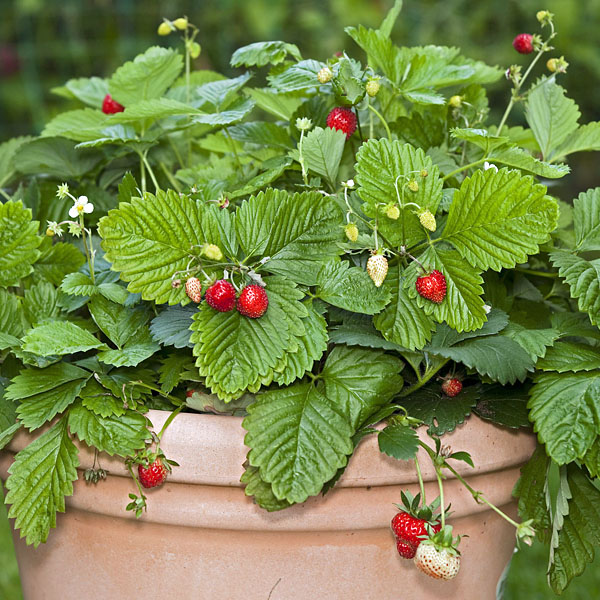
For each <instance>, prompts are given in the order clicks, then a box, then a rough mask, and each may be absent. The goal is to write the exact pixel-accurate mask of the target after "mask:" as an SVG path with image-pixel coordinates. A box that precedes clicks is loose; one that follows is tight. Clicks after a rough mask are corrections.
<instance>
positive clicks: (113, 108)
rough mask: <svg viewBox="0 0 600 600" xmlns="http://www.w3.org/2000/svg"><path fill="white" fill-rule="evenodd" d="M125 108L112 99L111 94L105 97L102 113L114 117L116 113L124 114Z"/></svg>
mask: <svg viewBox="0 0 600 600" xmlns="http://www.w3.org/2000/svg"><path fill="white" fill-rule="evenodd" d="M124 110H125V107H124V106H123V105H122V104H119V103H118V102H117V101H116V100H113V99H112V96H111V95H110V94H106V96H104V101H103V102H102V112H103V113H104V114H105V115H114V114H115V113H119V112H123V111H124Z"/></svg>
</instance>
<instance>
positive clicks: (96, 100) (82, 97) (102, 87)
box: [52, 77, 108, 109]
mask: <svg viewBox="0 0 600 600" xmlns="http://www.w3.org/2000/svg"><path fill="white" fill-rule="evenodd" d="M52 93H54V94H57V95H58V96H62V97H64V98H68V99H69V100H79V101H81V102H83V103H84V104H87V105H88V106H91V107H93V108H98V109H99V108H100V107H101V106H102V101H103V100H104V97H105V96H106V94H108V82H107V81H106V79H101V78H100V77H80V78H79V79H69V81H67V83H65V85H64V86H62V87H56V88H52Z"/></svg>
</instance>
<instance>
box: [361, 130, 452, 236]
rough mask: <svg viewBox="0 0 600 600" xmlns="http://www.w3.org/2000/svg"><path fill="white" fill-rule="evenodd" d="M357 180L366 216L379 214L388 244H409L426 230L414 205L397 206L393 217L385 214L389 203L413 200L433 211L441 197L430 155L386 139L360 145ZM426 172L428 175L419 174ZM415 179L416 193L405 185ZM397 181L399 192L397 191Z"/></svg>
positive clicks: (412, 201)
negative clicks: (398, 213) (393, 218)
mask: <svg viewBox="0 0 600 600" xmlns="http://www.w3.org/2000/svg"><path fill="white" fill-rule="evenodd" d="M356 161H357V162H356V181H357V182H358V183H359V185H360V188H359V190H358V193H359V195H360V197H361V198H362V199H363V201H364V202H365V210H366V212H367V214H368V215H369V216H372V217H374V216H375V215H379V228H380V230H381V233H382V234H383V235H384V236H385V238H386V239H387V240H389V241H390V243H392V244H395V245H397V246H400V245H407V246H411V245H412V244H415V243H417V242H419V241H421V240H423V239H424V238H425V230H424V229H423V226H422V225H421V223H420V221H419V217H418V216H417V214H416V213H417V212H418V211H417V210H416V209H415V207H414V206H407V207H406V208H400V217H399V219H397V220H392V219H390V218H389V217H387V216H386V209H385V206H386V205H387V204H388V203H390V202H391V203H397V204H398V206H400V207H401V206H402V205H403V204H404V203H408V202H411V203H414V204H417V205H418V206H420V207H421V208H423V209H425V208H427V209H429V210H430V211H431V212H432V213H433V214H435V212H436V210H437V207H438V205H439V203H440V200H441V199H442V180H441V179H440V178H439V175H438V173H439V171H438V168H437V167H436V166H434V165H433V163H432V161H431V158H429V157H428V156H426V155H425V153H424V152H423V150H421V149H420V148H418V149H417V148H414V147H413V146H411V145H410V144H401V143H400V142H399V141H397V140H396V141H393V142H390V141H389V140H387V139H380V140H369V141H368V142H366V143H365V144H363V145H362V146H361V147H360V150H359V151H358V154H357V156H356ZM422 170H425V171H427V173H428V175H427V177H421V176H420V175H419V173H420V172H421V171H422ZM413 178H414V179H416V180H417V182H418V185H419V189H418V191H417V192H413V191H411V190H410V189H409V188H408V187H407V183H408V181H409V180H410V179H413ZM396 184H397V187H398V192H397V191H396Z"/></svg>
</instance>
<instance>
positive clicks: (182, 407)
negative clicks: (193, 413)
mask: <svg viewBox="0 0 600 600" xmlns="http://www.w3.org/2000/svg"><path fill="white" fill-rule="evenodd" d="M184 408H185V404H181V405H180V406H178V407H177V408H176V409H175V410H174V411H173V412H172V413H171V414H170V415H169V417H168V418H167V420H166V421H165V422H164V425H163V426H162V429H161V430H160V432H159V433H158V440H159V442H160V440H161V439H162V436H163V434H164V432H165V431H166V430H167V427H169V425H170V424H171V423H172V422H173V419H175V417H176V416H177V415H178V414H179V413H180V412H181V411H182V410H183V409H184Z"/></svg>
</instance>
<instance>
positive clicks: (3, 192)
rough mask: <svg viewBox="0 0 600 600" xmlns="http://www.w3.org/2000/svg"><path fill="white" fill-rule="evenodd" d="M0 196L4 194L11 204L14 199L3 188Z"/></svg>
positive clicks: (0, 189)
mask: <svg viewBox="0 0 600 600" xmlns="http://www.w3.org/2000/svg"><path fill="white" fill-rule="evenodd" d="M0 194H2V195H3V196H4V197H5V198H6V199H7V200H8V201H9V202H10V201H11V200H12V198H11V197H10V196H9V195H8V194H7V193H6V192H5V191H4V190H3V189H2V188H0Z"/></svg>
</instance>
